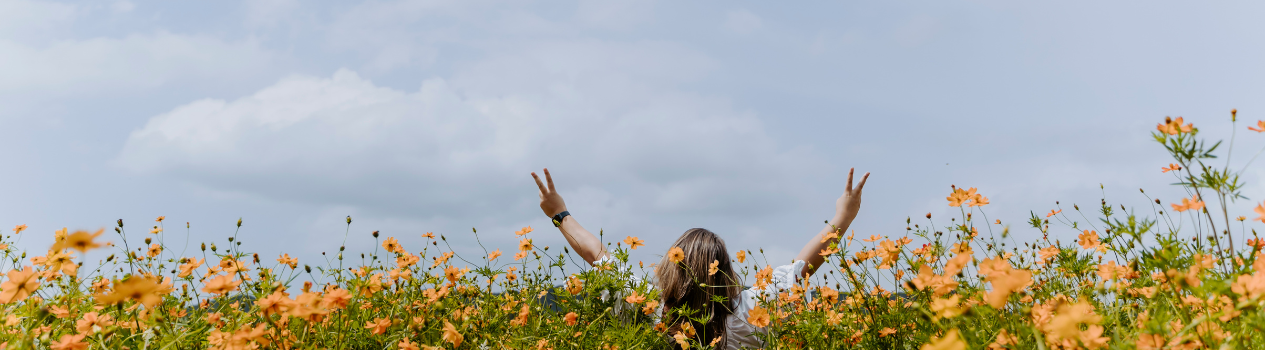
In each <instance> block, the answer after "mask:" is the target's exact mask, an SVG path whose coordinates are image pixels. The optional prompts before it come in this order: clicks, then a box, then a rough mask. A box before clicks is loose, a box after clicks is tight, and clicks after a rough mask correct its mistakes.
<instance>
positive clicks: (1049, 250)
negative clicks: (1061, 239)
mask: <svg viewBox="0 0 1265 350" xmlns="http://www.w3.org/2000/svg"><path fill="white" fill-rule="evenodd" d="M1059 251H1060V250H1059V247H1056V246H1049V247H1045V248H1043V249H1041V251H1040V252H1038V253H1040V254H1041V260H1037V264H1045V263H1046V262H1048V261H1050V258H1053V257H1054V256H1055V255H1059Z"/></svg>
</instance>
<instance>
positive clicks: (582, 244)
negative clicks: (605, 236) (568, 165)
mask: <svg viewBox="0 0 1265 350" xmlns="http://www.w3.org/2000/svg"><path fill="white" fill-rule="evenodd" d="M531 177H532V178H534V179H536V186H537V187H539V188H540V210H542V211H544V212H545V215H547V216H549V217H550V218H551V219H550V220H552V218H553V217H554V215H558V214H559V213H562V212H564V211H567V204H566V203H565V202H563V201H562V196H561V195H559V194H558V191H555V190H554V188H553V176H550V175H549V169H548V168H546V169H545V182H547V183H548V185H546V184H545V183H542V182H540V176H537V175H536V173H534V172H533V173H531ZM551 222H552V221H551ZM558 230H559V231H562V236H563V237H566V238H567V243H568V244H570V245H571V249H574V250H575V252H576V253H577V254H580V257H582V258H584V261H588V262H589V265H592V264H593V262H595V261H598V260H600V259H602V257H605V256H606V249H605V248H603V247H602V241H601V240H599V239H597V237H595V236H593V234H592V233H590V232H589V230H585V229H584V226H580V222H578V221H575V216H574V215H567V216H566V217H564V218H562V225H561V226H558Z"/></svg>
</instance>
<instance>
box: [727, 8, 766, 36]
mask: <svg viewBox="0 0 1265 350" xmlns="http://www.w3.org/2000/svg"><path fill="white" fill-rule="evenodd" d="M760 28H764V20H763V19H761V18H760V16H758V15H756V14H754V13H751V11H747V10H746V9H738V10H732V11H729V12H728V13H726V14H725V29H728V30H729V31H732V32H734V33H739V34H746V33H751V32H754V31H757V30H760Z"/></svg>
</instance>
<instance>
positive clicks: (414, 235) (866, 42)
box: [0, 0, 1265, 264]
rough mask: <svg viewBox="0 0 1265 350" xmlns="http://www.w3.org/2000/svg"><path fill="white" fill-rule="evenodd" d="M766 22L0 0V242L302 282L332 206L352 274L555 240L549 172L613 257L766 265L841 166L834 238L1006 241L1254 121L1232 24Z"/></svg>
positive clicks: (585, 0) (615, 12)
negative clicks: (387, 249)
mask: <svg viewBox="0 0 1265 350" xmlns="http://www.w3.org/2000/svg"><path fill="white" fill-rule="evenodd" d="M777 5H781V4H771V3H768V2H754V1H751V2H749V1H690V2H680V1H675V2H673V1H649V0H645V1H622V0H607V1H597V0H582V1H561V2H557V1H551V2H542V1H517V2H501V1H495V2H493V1H480V0H463V1H447V0H436V1H411V0H403V1H391V0H381V1H367V2H350V1H307V2H299V1H291V0H251V1H241V2H237V1H202V2H188V1H178V2H172V1H116V2H112V1H83V2H56V1H38V0H0V126H2V127H3V130H4V138H3V139H4V141H5V143H6V144H7V146H6V147H3V148H0V164H3V165H4V168H5V171H4V178H5V181H0V198H3V201H0V224H3V225H6V226H4V227H12V225H17V224H27V225H29V226H30V231H28V233H24V234H23V235H24V236H25V237H24V238H23V241H22V242H21V243H20V244H19V246H21V247H24V248H29V249H32V250H34V251H36V252H41V251H42V250H43V249H44V247H45V246H46V245H47V244H48V243H49V242H51V235H52V232H53V231H54V230H56V229H58V228H61V227H70V228H71V229H76V228H80V229H95V228H99V227H109V226H110V225H112V223H113V221H114V220H115V219H119V218H122V219H124V220H125V221H126V222H127V223H128V226H127V227H128V228H129V229H131V232H133V233H134V236H137V237H139V236H141V234H140V233H141V232H142V231H144V230H145V229H146V228H147V227H148V226H150V225H152V224H153V222H152V220H153V218H155V217H157V216H160V215H165V216H166V217H167V220H168V221H167V234H168V235H170V236H169V237H172V238H171V240H169V242H171V241H176V242H180V241H182V240H183V235H184V234H185V230H183V229H181V228H180V226H183V223H185V222H190V223H191V226H192V228H191V229H190V230H189V231H188V232H189V234H190V235H191V238H190V240H191V241H192V242H193V245H196V244H197V242H200V241H207V242H224V239H225V238H226V237H228V236H229V235H231V234H232V232H233V229H234V223H235V222H236V221H237V219H238V218H242V219H243V220H244V226H243V227H242V232H241V234H240V236H241V237H242V238H243V240H244V241H245V242H246V246H245V247H244V248H246V249H247V250H253V251H258V252H260V253H263V254H264V255H274V254H278V253H280V252H289V253H291V254H293V255H296V256H298V257H300V258H301V259H303V260H304V262H305V263H313V264H315V263H316V262H317V259H318V258H319V253H320V252H321V251H334V250H336V249H337V247H338V245H339V243H340V242H341V241H342V238H343V234H344V229H345V225H344V220H345V217H346V216H348V215H350V216H352V217H353V218H354V219H355V222H354V223H353V225H352V226H351V235H352V238H351V239H350V240H349V244H348V246H349V247H348V249H349V250H350V251H353V252H355V251H366V250H370V249H373V244H374V243H373V240H372V239H371V238H370V237H369V232H371V231H374V230H380V231H381V232H382V233H383V234H384V235H387V236H395V237H398V238H399V239H400V240H401V241H402V242H403V243H405V245H406V248H410V249H411V250H417V249H419V248H420V244H422V243H423V240H422V239H421V238H420V235H421V234H422V233H425V232H435V233H441V234H444V235H445V236H446V237H448V238H449V241H450V242H451V243H453V245H454V248H456V249H457V250H458V251H459V252H464V253H466V254H470V255H472V256H474V257H477V256H478V254H479V253H480V251H479V250H478V246H477V245H476V244H475V242H474V239H473V236H472V235H471V234H470V229H471V228H472V227H477V228H478V229H479V232H481V237H482V238H483V240H484V241H483V242H484V244H485V245H487V246H489V248H494V247H500V248H502V249H505V250H512V249H513V248H512V247H513V246H514V244H515V243H516V240H515V239H514V238H513V234H512V232H513V231H515V230H517V229H518V228H519V227H522V226H528V225H530V226H532V227H534V228H536V229H537V230H536V232H535V233H533V235H534V236H535V237H536V240H537V243H538V244H541V245H551V246H555V247H560V246H561V245H563V244H565V243H564V242H565V241H563V240H562V238H561V236H560V235H559V234H558V233H557V231H556V230H555V229H553V228H552V227H551V225H550V224H549V222H548V219H547V218H545V217H544V215H543V214H541V212H540V210H539V208H538V207H537V204H538V199H537V197H536V189H535V185H534V183H533V182H532V179H531V177H530V176H529V173H530V172H531V171H539V169H541V168H543V167H549V168H550V169H551V171H552V172H553V173H554V175H555V180H556V182H557V185H558V188H559V190H560V191H561V193H562V194H563V195H564V197H565V198H566V200H567V202H568V204H569V207H570V209H571V212H572V213H573V214H574V215H575V216H576V217H577V218H578V219H579V220H580V222H581V223H583V224H584V225H586V226H587V227H589V228H590V229H592V230H593V231H595V232H596V231H597V230H598V229H599V228H600V229H604V230H605V232H606V233H607V237H610V238H611V240H618V239H622V238H623V237H625V236H628V235H632V236H639V237H642V238H643V239H645V240H646V241H647V244H648V246H647V247H646V248H642V249H641V250H639V251H638V252H637V254H636V255H635V256H634V258H639V259H647V260H649V259H656V257H655V256H656V255H658V254H661V252H662V251H663V250H664V249H665V248H666V246H667V245H668V244H670V243H671V241H672V240H673V239H675V237H676V236H677V235H679V234H680V233H681V232H683V231H685V230H686V229H688V228H691V227H706V228H709V229H712V230H713V231H716V232H718V233H720V234H721V235H722V236H723V237H725V238H726V240H727V241H728V242H729V245H730V247H731V249H739V248H747V249H755V248H759V247H763V248H764V249H765V251H766V252H768V253H769V256H770V258H772V259H775V260H779V261H780V260H786V259H789V258H790V257H792V256H793V254H794V253H795V252H796V251H798V249H799V247H801V246H802V245H803V243H804V242H805V241H806V240H807V239H808V238H809V237H811V236H812V235H813V234H815V233H816V232H817V230H818V229H819V228H820V226H821V222H822V221H823V220H825V219H828V218H829V217H830V215H831V214H832V211H833V205H834V199H835V198H836V197H838V196H839V194H840V193H842V191H843V187H844V181H845V178H846V173H847V169H848V168H849V167H856V168H857V169H858V170H859V171H862V172H865V171H868V172H871V173H873V175H872V177H871V178H870V183H869V185H868V186H867V187H866V191H865V201H864V208H863V209H862V212H861V214H860V216H859V218H858V219H857V221H856V223H855V225H854V227H853V228H854V229H856V231H857V232H858V234H860V235H862V236H868V235H870V234H879V235H902V234H903V233H904V231H905V230H904V228H905V223H904V219H905V218H906V217H907V216H914V217H915V218H918V217H921V216H922V215H924V214H925V213H928V212H932V213H935V215H938V216H937V217H947V215H948V214H950V213H952V211H950V208H949V207H947V206H946V205H945V201H944V197H945V196H946V195H947V194H948V192H949V185H951V184H956V185H958V186H968V187H977V188H979V190H980V192H982V193H984V194H985V195H987V196H989V197H990V198H991V200H992V203H993V204H991V205H990V206H988V207H986V209H987V210H986V211H987V213H988V215H989V218H990V219H1001V220H1003V221H1004V222H1014V223H1019V222H1021V221H1022V220H1023V219H1024V218H1026V217H1027V216H1028V212H1029V210H1033V211H1037V212H1046V211H1048V210H1050V209H1053V208H1054V202H1055V201H1062V202H1063V203H1064V205H1065V207H1066V204H1068V203H1084V204H1095V203H1097V202H1098V201H1099V199H1100V198H1101V196H1102V193H1103V192H1101V191H1100V190H1099V184H1103V185H1104V186H1105V187H1106V191H1105V193H1106V195H1107V197H1108V199H1109V200H1112V201H1114V202H1119V203H1124V204H1127V205H1130V206H1144V205H1145V204H1146V198H1144V197H1142V196H1140V194H1138V191H1137V189H1138V188H1139V187H1145V188H1147V189H1148V190H1149V191H1148V193H1153V194H1156V195H1157V196H1159V197H1161V198H1165V199H1166V200H1168V201H1173V200H1177V199H1179V198H1180V194H1179V193H1178V192H1175V191H1173V189H1172V188H1170V186H1168V184H1169V183H1171V182H1172V179H1171V178H1170V177H1166V176H1165V175H1164V174H1161V173H1160V171H1159V169H1160V167H1161V166H1163V165H1165V164H1167V162H1166V159H1165V155H1164V153H1163V150H1162V149H1161V148H1160V147H1159V146H1158V145H1156V144H1154V142H1153V141H1152V140H1150V136H1149V132H1150V131H1151V130H1154V126H1155V123H1157V122H1159V121H1161V120H1163V118H1164V117H1165V116H1184V117H1185V118H1186V119H1187V120H1189V121H1192V122H1194V123H1195V124H1196V125H1197V126H1201V128H1202V129H1203V130H1204V131H1205V132H1206V133H1207V134H1208V135H1210V136H1228V135H1229V132H1230V130H1231V128H1230V125H1229V110H1230V109H1231V108H1238V109H1239V111H1240V113H1239V116H1240V119H1241V120H1248V121H1252V122H1254V121H1255V120H1257V119H1265V104H1263V102H1265V100H1262V98H1261V97H1262V96H1263V95H1265V65H1262V64H1261V62H1265V23H1262V22H1261V21H1259V18H1260V17H1261V15H1262V14H1265V13H1263V12H1262V5H1261V4H1260V3H1255V2H1230V1H1226V2H1216V3H1199V4H1197V5H1192V4H1189V3H1185V2H1172V3H1164V2H1156V1H1136V2H1128V1H1113V2H1106V3H1104V2H1101V1H1084V2H1077V1H1072V2H1066V1H1064V2H1057V3H1048V4H1047V3H1016V2H1013V1H951V2H945V1H906V2H881V3H855V2H853V3H849V2H828V1H807V2H802V3H798V4H796V5H795V6H777ZM1253 23H1255V24H1253ZM1245 126H1246V125H1244V123H1242V122H1241V123H1240V124H1239V128H1240V129H1241V130H1240V133H1239V135H1238V136H1240V138H1239V140H1238V141H1237V142H1238V143H1237V144H1236V148H1237V149H1239V150H1240V152H1242V153H1240V154H1251V153H1253V152H1255V151H1256V150H1258V149H1260V148H1261V147H1262V146H1265V135H1260V134H1256V133H1250V134H1247V133H1245V132H1246V129H1245ZM1246 158H1248V157H1247V156H1238V157H1236V158H1234V159H1232V161H1233V162H1234V164H1236V165H1238V166H1241V165H1242V164H1244V163H1245V161H1246ZM1262 169H1265V163H1256V164H1254V165H1253V166H1251V167H1249V168H1247V174H1246V176H1247V177H1246V178H1245V179H1246V180H1247V182H1248V183H1249V188H1248V190H1247V191H1246V192H1245V194H1247V195H1248V196H1249V197H1251V198H1252V199H1253V200H1254V201H1259V200H1261V199H1262V197H1265V191H1262V187H1265V186H1262V185H1265V183H1263V182H1262V181H1263V179H1265V171H1262ZM1249 213H1250V208H1249V206H1248V204H1247V203H1246V202H1241V203H1240V206H1239V207H1237V208H1235V209H1234V210H1233V211H1232V214H1237V215H1247V214H1249ZM941 222H942V223H943V220H942V221H941ZM1020 226H1021V225H1017V227H1016V228H1017V229H1016V230H1015V232H1016V233H1017V234H1018V235H1020V236H1021V237H1033V232H1032V230H1030V229H1022V228H1019V227H1020ZM1061 234H1070V231H1068V230H1064V232H1063V233H1061ZM114 240H115V241H117V238H115V239H114ZM220 244H221V245H223V244H224V243H220ZM102 254H104V253H102Z"/></svg>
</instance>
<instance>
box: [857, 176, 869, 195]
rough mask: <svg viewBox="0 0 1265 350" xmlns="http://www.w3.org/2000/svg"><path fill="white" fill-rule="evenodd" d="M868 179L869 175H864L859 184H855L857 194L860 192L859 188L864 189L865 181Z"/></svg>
mask: <svg viewBox="0 0 1265 350" xmlns="http://www.w3.org/2000/svg"><path fill="white" fill-rule="evenodd" d="M869 178H870V173H865V176H861V182H859V183H857V193H860V192H861V188H863V187H865V180H866V179H869Z"/></svg>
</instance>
